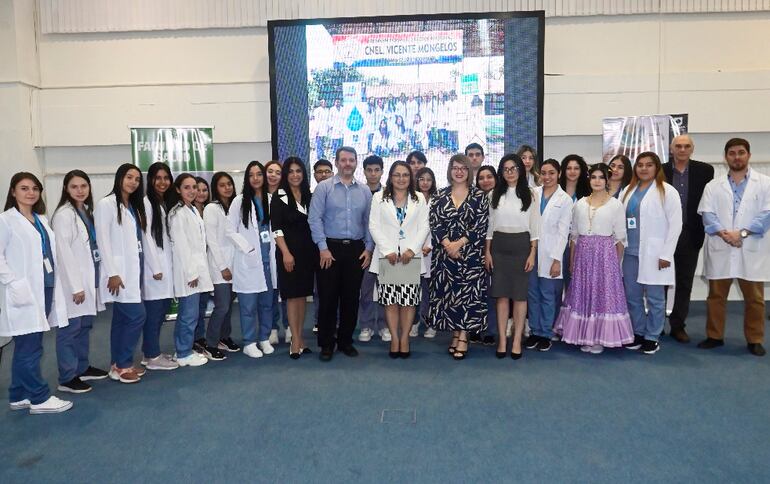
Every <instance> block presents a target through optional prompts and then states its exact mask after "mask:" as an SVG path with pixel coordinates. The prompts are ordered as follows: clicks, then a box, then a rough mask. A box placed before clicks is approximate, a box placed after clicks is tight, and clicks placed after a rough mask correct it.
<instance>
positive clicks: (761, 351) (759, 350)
mask: <svg viewBox="0 0 770 484" xmlns="http://www.w3.org/2000/svg"><path fill="white" fill-rule="evenodd" d="M747 347H748V349H749V353H751V354H752V355H754V356H765V348H763V347H762V344H761V343H749V344H748V345H747Z"/></svg>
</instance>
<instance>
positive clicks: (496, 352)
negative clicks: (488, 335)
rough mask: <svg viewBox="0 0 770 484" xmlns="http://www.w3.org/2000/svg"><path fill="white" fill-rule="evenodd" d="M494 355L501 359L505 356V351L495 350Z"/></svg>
mask: <svg viewBox="0 0 770 484" xmlns="http://www.w3.org/2000/svg"><path fill="white" fill-rule="evenodd" d="M495 356H496V357H497V359H498V360H502V359H503V358H505V351H495Z"/></svg>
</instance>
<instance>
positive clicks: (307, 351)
mask: <svg viewBox="0 0 770 484" xmlns="http://www.w3.org/2000/svg"><path fill="white" fill-rule="evenodd" d="M301 353H302V354H303V355H309V354H310V353H312V351H311V350H310V348H302V351H301Z"/></svg>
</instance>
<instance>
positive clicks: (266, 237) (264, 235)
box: [259, 230, 270, 244]
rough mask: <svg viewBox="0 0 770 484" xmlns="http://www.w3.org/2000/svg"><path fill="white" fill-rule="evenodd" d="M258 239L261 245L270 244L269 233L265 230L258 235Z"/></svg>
mask: <svg viewBox="0 0 770 484" xmlns="http://www.w3.org/2000/svg"><path fill="white" fill-rule="evenodd" d="M259 238H260V240H261V241H262V243H263V244H267V243H269V242H270V232H268V231H267V230H263V231H262V232H260V233H259Z"/></svg>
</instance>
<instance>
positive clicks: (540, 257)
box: [532, 185, 573, 279]
mask: <svg viewBox="0 0 770 484" xmlns="http://www.w3.org/2000/svg"><path fill="white" fill-rule="evenodd" d="M532 192H533V193H534V195H535V196H534V197H532V203H533V204H535V207H534V208H535V209H536V210H538V211H540V200H542V198H543V187H535V188H533V189H532ZM572 205H573V203H572V197H570V196H569V195H567V192H565V191H564V190H562V188H561V187H560V186H558V185H557V186H556V191H555V192H553V194H552V195H551V199H550V200H549V201H548V205H546V206H545V210H543V213H542V215H540V231H539V233H540V239H539V240H538V242H537V275H538V277H545V278H548V279H563V277H564V264H562V266H561V271H560V272H559V276H558V277H553V278H552V277H551V264H553V261H555V260H557V261H559V262H562V257H563V256H564V249H565V248H566V247H567V242H568V241H569V228H570V224H571V223H572Z"/></svg>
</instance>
